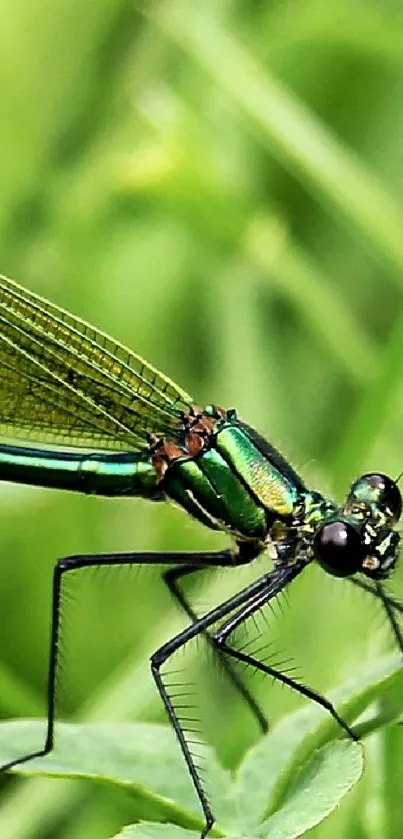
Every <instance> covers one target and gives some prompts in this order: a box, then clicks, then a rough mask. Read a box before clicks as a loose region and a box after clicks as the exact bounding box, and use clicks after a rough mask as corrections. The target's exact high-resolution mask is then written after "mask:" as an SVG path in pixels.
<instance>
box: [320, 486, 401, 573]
mask: <svg viewBox="0 0 403 839" xmlns="http://www.w3.org/2000/svg"><path fill="white" fill-rule="evenodd" d="M401 513H402V496H401V494H400V490H399V488H398V486H397V484H396V482H395V481H393V480H392V479H391V478H388V476H387V475H382V474H380V473H370V474H366V475H362V476H361V478H358V479H357V480H356V481H354V483H353V484H352V485H351V487H350V491H349V493H348V496H347V498H346V501H345V503H344V504H343V505H342V507H340V508H339V510H338V511H337V513H336V514H333V515H331V516H330V517H329V518H328V519H325V520H324V521H323V522H322V523H321V524H320V526H319V527H318V528H317V530H316V532H315V536H314V541H313V550H314V555H315V558H316V559H317V561H318V562H319V564H320V565H321V566H322V567H323V568H324V569H325V570H326V571H328V573H330V574H333V576H335V577H348V576H350V575H352V574H356V573H358V572H361V573H363V574H365V575H366V576H367V577H370V578H371V579H373V580H381V579H384V578H385V577H388V576H389V575H390V573H391V572H392V571H393V569H394V567H395V565H396V561H397V558H398V554H399V543H400V536H399V534H398V533H397V531H396V530H395V529H394V528H395V526H396V524H397V522H398V520H399V518H400V516H401Z"/></svg>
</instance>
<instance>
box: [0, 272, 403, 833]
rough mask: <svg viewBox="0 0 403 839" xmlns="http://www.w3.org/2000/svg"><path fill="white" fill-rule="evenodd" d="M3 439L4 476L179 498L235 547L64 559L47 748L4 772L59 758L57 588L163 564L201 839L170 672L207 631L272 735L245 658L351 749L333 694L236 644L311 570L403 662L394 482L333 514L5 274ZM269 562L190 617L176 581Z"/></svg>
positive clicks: (334, 508) (132, 360)
mask: <svg viewBox="0 0 403 839" xmlns="http://www.w3.org/2000/svg"><path fill="white" fill-rule="evenodd" d="M0 438H1V440H2V441H3V442H1V444H0V479H1V480H5V481H12V482H17V483H23V484H28V485H37V486H42V487H49V488H52V489H58V490H71V491H76V492H80V493H89V494H93V495H100V496H116V497H121V496H134V497H141V498H144V499H148V500H149V501H150V502H158V503H161V502H172V503H174V504H176V505H178V506H179V507H181V508H182V509H183V510H184V511H185V512H186V513H187V514H188V515H190V516H192V517H193V518H194V519H196V520H197V521H198V522H200V523H201V524H203V525H205V526H206V527H208V528H210V529H213V530H219V531H223V532H224V533H226V534H227V535H228V537H229V546H228V547H227V548H225V549H223V550H218V551H214V552H186V553H178V552H169V553H147V552H136V553H116V554H113V553H109V554H101V555H98V554H93V555H76V556H68V557H65V558H62V559H60V560H59V561H58V562H57V564H56V566H55V569H54V577H53V606H52V629H51V651H50V658H49V676H48V701H47V727H46V736H45V738H44V743H43V746H42V747H41V748H40V749H39V750H37V751H34V752H31V753H29V754H25V755H23V756H19V757H16V758H15V759H14V760H12V761H10V762H9V763H7V764H6V765H4V766H3V767H1V768H2V769H3V770H7V769H10V768H11V767H14V766H16V765H18V764H21V763H25V762H27V761H29V760H31V759H32V758H34V757H38V756H44V755H46V754H48V753H49V752H50V751H51V750H52V749H53V745H54V733H55V697H56V689H57V679H58V669H59V661H58V655H59V647H60V644H59V641H60V632H61V604H62V599H63V587H64V585H65V582H66V578H67V575H68V574H69V573H70V572H72V571H74V572H75V573H77V571H79V570H80V569H86V568H89V567H101V566H117V565H139V564H145V565H162V566H166V569H165V570H164V571H163V572H162V578H163V581H164V583H165V584H166V586H167V587H168V589H169V590H170V592H171V594H172V595H173V597H174V598H175V599H176V601H177V603H178V604H179V606H180V607H181V609H182V610H183V611H184V613H185V614H186V616H187V619H188V624H187V626H186V627H185V629H183V630H182V631H181V632H180V633H179V634H177V635H176V636H175V637H174V638H171V639H168V640H167V641H166V643H164V644H163V645H162V646H160V647H159V649H157V650H156V651H155V652H154V653H153V655H152V656H151V660H150V668H151V673H152V677H153V679H154V681H155V686H156V690H157V691H158V693H159V696H160V698H161V701H162V703H163V705H164V707H165V710H166V713H167V715H168V717H169V720H170V722H171V724H172V727H173V729H174V731H175V734H176V736H177V740H178V743H179V747H180V749H181V750H182V753H183V758H184V760H185V763H186V766H187V769H188V772H189V775H190V778H191V780H192V782H193V785H194V788H195V792H196V794H197V796H198V799H199V802H200V805H201V809H202V812H203V823H204V827H203V830H202V833H201V837H202V839H204V837H206V836H207V834H208V832H209V831H210V829H211V827H212V826H213V824H214V813H213V810H212V807H211V804H210V801H209V797H208V795H207V792H206V789H205V785H204V783H203V780H202V778H201V775H200V771H199V769H198V767H197V764H196V760H195V757H194V755H193V754H192V748H191V744H190V742H189V741H190V738H189V736H188V734H187V731H186V728H185V726H184V724H183V723H182V722H181V718H180V713H179V710H178V707H177V700H176V698H175V696H173V695H172V692H171V691H170V689H169V686H168V685H167V683H166V679H165V678H164V665H165V664H166V663H167V662H168V661H169V659H170V658H171V657H172V656H173V655H174V654H175V653H176V652H177V651H178V650H180V649H181V648H182V647H184V646H185V645H186V644H188V642H190V641H191V640H192V639H194V638H196V637H197V636H203V637H204V638H205V640H206V641H207V642H208V644H209V645H210V646H211V647H212V649H213V650H214V651H215V653H216V655H217V656H218V657H219V658H220V660H221V662H222V664H223V667H224V669H225V671H226V674H227V675H228V678H229V679H230V680H231V681H232V683H233V685H234V687H235V688H236V689H237V690H238V691H239V693H240V694H241V696H242V698H243V700H244V701H245V702H246V703H247V705H248V706H249V709H250V711H251V713H252V714H253V715H254V717H255V718H256V721H257V723H258V725H259V727H260V729H261V730H262V731H263V732H265V731H266V730H267V727H268V723H267V720H266V716H265V714H264V712H263V711H262V709H261V708H260V706H259V704H258V703H257V701H256V700H255V698H254V696H253V695H252V693H251V692H250V690H249V687H248V685H247V684H246V683H245V682H244V680H243V677H241V676H240V675H239V672H240V671H239V667H237V666H236V665H237V663H239V662H240V663H241V664H243V665H251V666H252V667H253V668H255V669H257V670H260V671H262V672H263V673H265V674H268V675H270V676H272V677H274V679H276V680H278V681H279V682H281V683H283V684H286V685H288V687H290V688H291V689H293V690H294V691H296V692H297V693H299V694H301V695H302V696H304V697H306V698H309V699H311V700H313V701H315V702H316V703H318V704H319V705H321V706H322V707H323V708H325V709H326V711H327V712H328V713H329V714H330V715H331V716H332V717H333V718H334V719H335V720H336V722H337V723H338V724H339V726H340V727H341V729H342V730H343V731H344V732H345V734H346V735H348V736H349V737H351V738H353V739H356V734H355V732H354V730H353V729H352V728H351V727H350V725H349V724H348V722H346V721H345V720H343V718H342V717H341V716H340V715H339V714H338V712H337V709H336V708H335V707H334V706H333V705H332V704H331V703H330V702H329V701H328V700H327V699H326V697H325V696H323V695H322V694H320V693H318V692H317V691H316V690H314V689H313V688H311V687H309V686H308V685H307V684H304V683H301V682H300V681H298V680H297V679H295V678H293V677H291V675H288V674H286V673H284V672H282V671H281V669H280V668H279V667H274V666H270V665H269V664H267V662H262V661H260V660H259V659H258V658H257V657H254V656H252V655H250V654H249V653H248V652H247V651H246V650H245V649H244V650H240V649H239V648H237V645H236V642H235V636H236V631H237V630H238V629H239V628H240V627H241V626H243V625H244V624H245V622H246V621H247V620H248V619H249V618H250V617H251V616H253V615H256V614H257V613H258V611H259V610H260V609H262V608H263V607H264V606H265V605H267V604H268V603H270V601H272V600H273V599H274V598H276V597H277V596H278V595H279V594H280V593H281V592H282V591H283V590H284V589H285V588H286V587H287V586H289V585H290V583H291V582H292V581H293V580H295V579H296V578H297V577H298V575H299V574H301V573H302V572H303V570H304V569H305V568H307V567H308V566H309V565H310V564H311V563H316V564H317V565H319V566H320V567H321V568H322V569H323V570H324V572H326V573H327V574H330V575H332V576H334V577H338V578H344V579H346V580H349V581H351V582H352V583H353V584H354V585H356V586H358V587H360V588H362V589H364V590H366V591H367V592H369V593H370V594H371V595H372V596H373V597H374V598H376V599H377V600H378V601H380V603H381V604H382V607H383V609H384V611H385V614H386V617H387V619H388V621H389V623H390V626H391V628H392V631H393V633H394V636H395V640H396V642H397V645H398V647H399V649H400V650H401V651H402V652H403V637H402V634H401V630H400V628H399V623H398V619H397V615H398V613H399V612H400V613H401V612H402V611H403V607H402V605H401V604H400V603H399V601H398V600H396V599H395V598H393V597H392V596H391V595H389V594H388V593H387V592H386V590H385V587H384V581H385V580H386V579H387V578H388V577H389V576H390V575H391V574H392V572H393V570H394V568H395V566H396V563H397V560H398V556H399V546H400V536H399V533H398V531H397V529H396V528H397V524H398V521H399V519H400V516H401V513H402V496H401V493H400V490H399V487H398V484H397V481H395V480H393V479H392V478H390V477H388V476H387V475H385V474H383V473H381V472H379V473H378V472H373V473H367V474H364V475H362V476H360V477H358V478H357V479H356V480H354V481H353V483H352V484H351V486H350V487H349V488H348V491H347V493H346V496H345V499H344V500H343V502H342V503H341V504H337V503H336V502H334V501H333V500H331V499H328V498H326V497H324V496H323V495H322V494H321V493H320V492H317V491H315V490H312V489H310V488H308V487H307V486H306V484H305V483H304V481H303V479H302V478H301V477H300V476H299V475H298V474H297V472H296V471H295V470H294V469H293V467H292V466H291V465H290V464H289V463H288V462H287V460H286V459H285V458H284V457H283V456H282V454H281V453H280V452H279V451H277V450H276V449H275V448H274V446H272V445H271V444H270V443H269V442H268V441H267V440H266V439H265V438H264V437H263V436H262V435H261V434H260V433H259V432H258V431H256V430H255V429H254V428H253V427H252V426H250V425H248V424H247V423H245V422H244V421H243V420H241V419H240V418H239V417H238V414H237V413H236V411H235V410H233V409H229V410H227V409H225V408H222V407H220V406H218V405H207V406H206V407H204V408H201V407H199V406H198V405H197V403H195V402H194V400H193V399H192V398H191V397H190V396H189V394H188V393H186V392H185V391H184V390H182V389H181V388H180V387H178V385H176V384H175V383H174V382H173V381H171V380H170V379H169V378H168V377H166V376H165V375H163V374H162V373H161V372H159V371H158V370H157V369H156V368H155V367H153V366H152V365H151V364H148V363H147V362H146V361H145V360H144V359H143V358H141V357H140V356H139V355H136V354H135V353H134V352H131V351H130V350H129V349H126V348H125V347H124V346H123V345H121V344H119V343H118V342H117V341H115V340H113V339H112V338H110V337H109V336H108V335H107V334H105V333H103V332H101V331H100V330H98V329H96V328H95V327H93V326H91V325H90V324H88V323H86V322H85V321H83V320H81V319H79V318H77V317H75V316H73V315H72V314H70V313H68V312H67V311H64V310H63V309H61V308H59V307H58V306H56V305H55V304H53V303H51V302H49V301H47V300H45V299H43V298H41V297H39V296H38V295H37V294H35V293H33V292H31V291H28V290H26V289H25V288H23V287H22V286H20V285H18V284H17V283H15V282H14V281H12V280H10V279H7V278H6V277H0ZM265 552H266V553H267V554H268V556H269V557H270V560H271V562H270V568H269V570H268V571H266V572H265V573H263V574H259V575H258V577H257V579H255V580H254V581H253V582H251V583H249V584H248V585H246V586H245V587H243V588H242V589H241V590H240V591H238V592H237V593H235V594H233V595H232V596H231V597H228V599H226V600H225V602H222V603H220V604H219V605H218V606H215V607H214V608H213V609H210V610H209V611H207V612H205V613H204V614H202V615H201V616H200V615H199V614H198V613H197V612H196V610H195V609H194V608H193V605H192V603H191V601H190V600H189V598H188V597H187V596H186V594H185V592H184V591H183V586H181V585H180V581H181V579H183V578H185V577H189V575H193V574H198V573H200V572H203V571H205V570H206V569H208V568H210V569H211V568H218V567H226V568H236V567H238V566H240V565H243V564H245V563H252V562H253V561H254V560H255V559H256V558H257V557H259V556H260V555H261V554H263V553H265ZM259 567H260V566H259Z"/></svg>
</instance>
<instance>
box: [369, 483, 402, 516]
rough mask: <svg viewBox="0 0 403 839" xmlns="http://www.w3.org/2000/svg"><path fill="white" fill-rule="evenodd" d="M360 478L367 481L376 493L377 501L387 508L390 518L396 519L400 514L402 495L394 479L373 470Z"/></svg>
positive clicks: (383, 507)
mask: <svg viewBox="0 0 403 839" xmlns="http://www.w3.org/2000/svg"><path fill="white" fill-rule="evenodd" d="M361 480H364V481H366V482H367V483H368V485H369V486H370V487H371V489H372V490H373V491H374V492H375V493H376V495H377V502H378V504H379V505H380V507H382V509H383V510H388V511H389V512H390V514H391V516H392V518H393V519H394V520H395V521H397V520H398V519H400V516H401V514H402V496H401V495H400V490H399V487H398V486H397V484H396V483H395V481H392V478H389V477H388V476H387V475H382V474H381V473H379V474H377V473H376V472H374V473H373V474H370V475H364V476H363V478H362V479H361Z"/></svg>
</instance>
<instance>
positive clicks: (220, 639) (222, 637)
mask: <svg viewBox="0 0 403 839" xmlns="http://www.w3.org/2000/svg"><path fill="white" fill-rule="evenodd" d="M272 597H273V594H272V593H270V592H269V593H268V592H265V591H263V592H260V593H258V594H257V596H255V597H254V598H252V599H251V600H250V601H249V603H246V604H244V605H243V606H242V607H241V609H240V610H239V611H238V612H237V613H236V614H234V615H232V616H231V617H230V618H229V619H228V620H226V621H225V622H224V623H223V624H222V626H221V627H220V628H219V629H218V630H217V631H216V632H215V633H214V635H213V636H212V639H213V642H214V643H215V644H216V645H217V647H218V648H219V649H221V650H222V651H223V652H225V653H227V655H229V656H230V657H232V658H234V659H236V660H237V661H240V662H242V663H243V664H249V665H251V667H253V668H255V669H257V670H260V671H261V672H262V673H266V674H267V675H268V676H272V677H273V678H274V679H277V680H278V681H280V682H282V683H283V684H285V685H288V687H290V688H291V689H292V690H295V691H296V692H297V693H300V694H301V695H302V696H305V697H306V698H307V699H312V700H313V701H314V702H316V703H317V704H318V705H321V706H322V708H324V709H325V710H326V711H328V712H329V714H331V716H332V717H333V718H334V719H335V720H336V722H337V723H338V724H339V725H340V726H341V728H343V729H344V731H345V732H346V733H347V734H348V735H349V737H351V738H352V739H353V740H357V739H358V738H357V736H356V735H355V733H354V731H353V729H352V728H350V726H349V725H348V723H346V722H345V720H343V718H342V717H341V716H340V715H339V714H338V712H337V710H336V708H335V707H334V706H333V705H332V703H331V702H330V701H329V700H328V699H326V697H325V696H323V695H322V694H321V693H319V692H318V691H316V690H313V689H312V688H310V687H308V686H307V685H303V684H300V683H299V682H298V681H297V680H296V679H293V678H291V677H290V676H287V675H286V674H285V673H282V672H281V671H280V670H278V669H277V668H275V667H270V666H269V665H268V664H263V663H262V662H261V661H259V660H258V659H256V658H254V657H253V656H250V655H248V654H246V653H244V652H241V651H240V650H237V649H236V648H235V647H232V646H231V645H230V644H229V643H228V639H229V638H230V636H231V634H232V633H233V632H234V631H235V630H236V629H237V627H239V626H240V625H241V624H243V623H244V622H245V621H246V620H247V618H249V617H250V615H252V614H253V613H254V612H256V611H258V610H259V609H261V608H262V607H263V606H265V605H266V603H268V601H269V600H271V599H272Z"/></svg>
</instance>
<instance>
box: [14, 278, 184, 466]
mask: <svg viewBox="0 0 403 839" xmlns="http://www.w3.org/2000/svg"><path fill="white" fill-rule="evenodd" d="M191 404H192V399H191V397H190V396H189V395H188V394H187V393H185V391H183V390H181V389H180V388H179V387H177V385H175V384H174V383H173V382H172V381H171V380H170V379H168V378H167V377H166V376H164V375H163V374H162V373H160V372H159V371H158V370H156V369H155V368H154V367H152V366H151V365H150V364H148V363H147V362H146V361H144V360H143V359H142V358H141V357H140V356H138V355H135V354H134V353H132V352H131V351H130V350H128V349H126V347H124V346H123V345H121V344H119V343H117V342H116V341H114V340H113V339H112V338H109V336H108V335H106V334H105V333H103V332H100V331H99V330H98V329H95V328H94V327H93V326H90V324H88V323H85V321H82V320H80V319H79V318H76V317H74V315H71V314H69V313H68V312H66V311H64V310H63V309H59V307H58V306H55V305H54V304H52V303H49V302H48V301H47V300H44V299H42V298H40V297H38V296H37V295H36V294H33V293H32V292H29V291H27V290H26V289H24V288H22V287H21V286H19V285H18V284H17V283H14V282H13V281H12V280H9V279H7V278H6V277H2V276H0V436H1V437H3V439H4V438H6V439H10V438H12V439H23V440H26V441H27V440H31V441H36V442H38V443H51V444H55V445H61V444H62V445H64V446H74V447H78V448H91V449H94V448H97V449H113V450H114V451H119V450H122V449H129V450H130V451H133V450H136V449H141V448H143V447H144V446H145V445H147V434H148V433H150V432H151V433H153V434H156V435H160V434H161V435H163V434H169V435H170V436H171V437H173V438H174V439H175V438H176V437H177V436H178V434H179V431H180V429H181V425H182V415H183V412H185V413H187V412H188V411H189V408H190V405H191Z"/></svg>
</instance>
